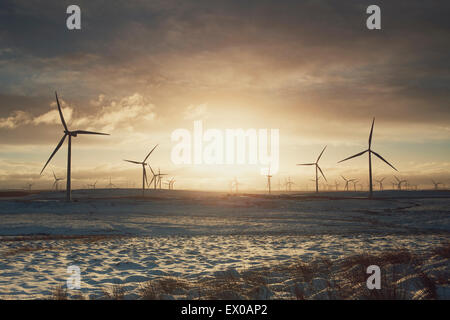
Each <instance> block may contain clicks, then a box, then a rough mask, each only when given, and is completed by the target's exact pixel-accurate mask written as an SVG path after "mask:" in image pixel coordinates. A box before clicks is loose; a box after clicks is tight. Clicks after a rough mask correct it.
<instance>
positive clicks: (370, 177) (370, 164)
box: [338, 118, 398, 197]
mask: <svg viewBox="0 0 450 320" xmlns="http://www.w3.org/2000/svg"><path fill="white" fill-rule="evenodd" d="M374 123H375V118H373V120H372V127H371V129H370V135H369V148H368V149H367V150H364V151H362V152H360V153H357V154H355V155H353V156H351V157H348V158H345V159H344V160H341V161H339V162H338V163H340V162H343V161H347V160H350V159H353V158H356V157H359V156H361V155H363V154H364V153H366V152H368V153H369V187H370V197H372V194H373V183H372V154H374V155H375V156H377V157H378V158H380V159H381V160H383V161H384V162H385V163H387V164H388V165H389V166H390V167H391V168H392V169H394V170H395V171H398V170H397V169H395V167H394V166H393V165H392V164H390V163H389V162H387V160H385V159H384V158H383V157H382V156H380V155H379V154H378V153H376V152H375V151H373V150H372V149H371V148H372V134H373V125H374Z"/></svg>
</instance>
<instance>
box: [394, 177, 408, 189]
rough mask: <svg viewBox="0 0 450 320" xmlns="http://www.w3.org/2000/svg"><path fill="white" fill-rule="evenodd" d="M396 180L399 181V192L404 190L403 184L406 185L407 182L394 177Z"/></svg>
mask: <svg viewBox="0 0 450 320" xmlns="http://www.w3.org/2000/svg"><path fill="white" fill-rule="evenodd" d="M394 178H395V180H397V183H396V184H397V189H398V190H402V183H406V180H400V179H399V178H397V177H396V176H394Z"/></svg>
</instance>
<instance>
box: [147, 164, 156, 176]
mask: <svg viewBox="0 0 450 320" xmlns="http://www.w3.org/2000/svg"><path fill="white" fill-rule="evenodd" d="M148 167H149V168H150V171H151V172H152V175H153V176H156V174H155V172H154V171H153V169H152V167H150V165H148Z"/></svg>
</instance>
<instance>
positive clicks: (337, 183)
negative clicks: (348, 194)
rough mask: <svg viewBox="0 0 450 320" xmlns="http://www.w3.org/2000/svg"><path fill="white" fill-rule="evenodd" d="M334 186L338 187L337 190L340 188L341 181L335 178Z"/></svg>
mask: <svg viewBox="0 0 450 320" xmlns="http://www.w3.org/2000/svg"><path fill="white" fill-rule="evenodd" d="M334 186H335V187H336V191H338V190H339V182H337V181H336V180H334Z"/></svg>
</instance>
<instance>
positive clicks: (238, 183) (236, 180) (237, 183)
mask: <svg viewBox="0 0 450 320" xmlns="http://www.w3.org/2000/svg"><path fill="white" fill-rule="evenodd" d="M232 183H233V186H234V190H235V191H236V193H239V186H240V185H242V183H240V182H239V181H238V179H237V178H236V177H234V180H233V182H232Z"/></svg>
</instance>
